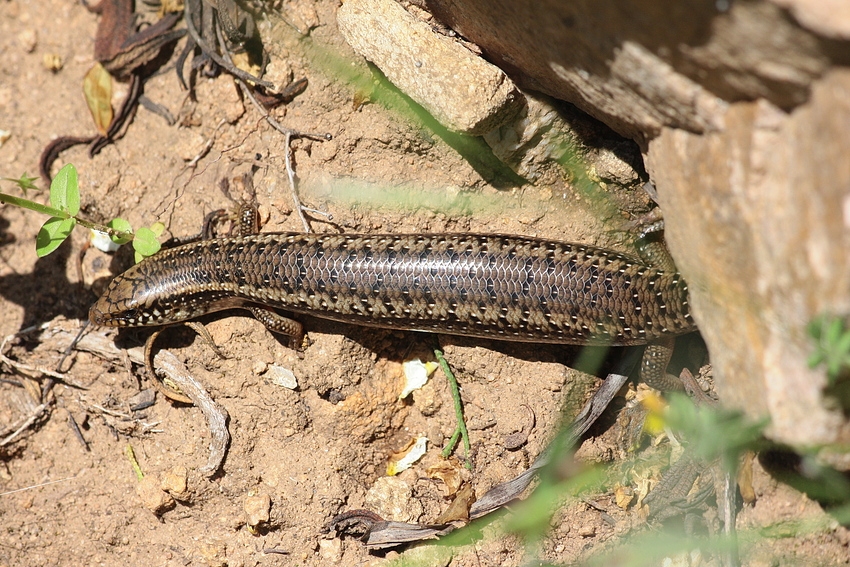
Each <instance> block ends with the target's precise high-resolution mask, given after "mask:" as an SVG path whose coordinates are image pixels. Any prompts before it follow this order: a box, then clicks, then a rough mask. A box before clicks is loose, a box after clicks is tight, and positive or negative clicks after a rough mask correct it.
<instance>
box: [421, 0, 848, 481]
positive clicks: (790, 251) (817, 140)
mask: <svg viewBox="0 0 850 567" xmlns="http://www.w3.org/2000/svg"><path fill="white" fill-rule="evenodd" d="M426 3H427V6H428V8H429V9H430V10H431V11H432V12H433V13H434V14H435V15H436V16H437V17H438V18H439V19H441V20H442V21H443V22H444V23H446V24H447V25H449V26H451V27H452V28H453V29H455V30H457V31H458V32H459V33H461V34H462V35H463V36H464V37H466V38H467V39H469V40H471V41H473V42H475V43H476V44H477V45H479V46H480V47H481V48H482V50H483V52H484V55H485V56H486V57H487V58H488V59H489V60H490V61H493V62H495V63H496V64H498V65H499V66H500V67H501V68H503V69H504V70H505V71H507V73H508V74H509V75H510V76H511V78H513V79H514V80H515V81H516V82H517V83H518V84H519V85H520V86H521V87H523V88H529V89H534V90H539V91H542V92H544V93H546V94H548V95H551V96H553V97H556V98H560V99H563V100H567V101H569V102H572V103H573V104H575V105H577V106H578V107H580V108H581V109H583V110H584V111H586V112H588V113H589V114H591V115H592V116H594V117H596V118H598V119H600V120H601V121H603V122H605V123H606V124H608V125H609V126H611V127H612V128H613V129H614V130H616V131H617V132H619V133H621V134H622V135H624V136H626V137H629V138H632V139H634V140H636V141H637V142H638V143H639V144H640V146H641V148H642V150H643V151H644V155H645V159H646V163H647V168H648V171H649V172H650V174H651V176H652V178H653V180H654V181H655V183H656V187H657V189H658V194H659V196H660V200H661V205H662V208H663V211H664V216H665V218H666V220H667V239H668V242H669V244H670V245H671V248H672V250H673V253H674V256H675V258H676V261H677V264H678V265H679V267H680V269H681V270H682V272H683V273H684V274H685V276H686V278H687V279H688V281H689V283H690V284H691V289H692V294H693V295H692V299H693V303H694V308H695V312H696V318H697V320H698V322H699V324H700V327H701V330H702V332H703V336H704V337H705V339H706V341H707V343H708V345H709V349H710V352H711V356H712V360H713V362H714V369H715V375H716V377H717V381H718V389H719V393H720V396H721V397H722V399H723V401H724V402H726V403H728V404H731V405H734V406H737V407H740V408H742V409H744V410H745V411H746V412H748V413H749V414H750V415H751V416H753V417H762V416H765V415H767V416H769V417H770V418H771V420H772V421H771V426H770V430H769V434H770V435H772V436H773V437H774V438H775V439H777V440H780V441H785V442H790V443H794V444H802V445H815V444H821V443H836V442H843V443H846V442H848V441H850V424H848V419H847V417H846V415H847V413H848V408H842V407H840V406H839V405H838V404H836V402H835V400H832V399H829V397H828V396H827V395H826V394H825V390H824V386H825V385H826V377H825V374H824V371H823V369H814V370H813V369H810V368H808V366H807V364H806V358H807V356H808V355H809V353H811V352H812V349H813V344H812V341H811V339H810V338H809V336H808V334H807V332H806V325H807V324H808V323H809V322H810V321H811V320H812V319H813V318H815V317H816V316H817V315H819V314H822V313H831V314H835V315H840V316H844V315H848V314H850V259H848V256H850V70H848V68H847V65H848V64H850V3H846V2H838V1H834V0H833V1H830V2H821V1H818V0H809V1H807V0H776V1H773V2H771V1H767V0H761V1H759V0H754V1H749V2H734V3H730V2H726V1H723V0H721V1H716V0H709V1H692V2H682V3H672V4H671V3H670V2H663V1H655V0H649V1H644V0H640V1H639V0H625V1H622V0H616V1H615V0H608V1H603V2H599V1H590V0H578V1H575V2H563V1H561V0H538V1H537V2H516V1H513V0H427V2H426ZM834 462H835V463H836V464H838V465H839V466H843V467H845V468H850V458H848V457H846V456H840V455H839V456H835V457H834Z"/></svg>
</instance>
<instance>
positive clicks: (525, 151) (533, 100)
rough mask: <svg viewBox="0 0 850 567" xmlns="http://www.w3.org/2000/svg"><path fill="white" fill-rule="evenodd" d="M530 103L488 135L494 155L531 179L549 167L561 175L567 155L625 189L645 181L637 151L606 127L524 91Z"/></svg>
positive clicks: (579, 113)
mask: <svg viewBox="0 0 850 567" xmlns="http://www.w3.org/2000/svg"><path fill="white" fill-rule="evenodd" d="M522 95H523V96H524V97H525V100H526V104H525V105H524V107H523V109H522V110H521V111H520V112H519V114H517V115H516V116H515V117H514V118H513V119H511V120H510V121H508V122H506V123H505V124H503V125H502V126H500V127H499V128H496V129H494V130H492V131H490V132H488V133H486V134H484V141H485V142H487V144H488V145H489V146H490V148H491V149H492V150H493V154H494V155H495V156H496V157H497V158H499V159H500V160H502V161H503V162H504V163H505V164H507V165H508V166H509V167H510V168H511V169H513V170H514V171H515V172H516V173H517V174H519V175H521V176H522V177H524V178H525V179H528V180H529V181H537V180H539V179H541V177H542V175H543V172H544V171H546V170H547V169H553V168H554V169H556V170H557V171H558V172H559V173H557V174H556V175H560V174H561V173H562V171H563V168H562V166H561V165H560V163H559V162H560V161H561V160H562V159H563V158H564V156H565V155H567V154H570V153H572V154H578V155H581V156H582V158H583V159H584V162H585V163H586V164H587V166H588V169H589V170H590V172H591V173H592V175H593V177H594V178H596V179H600V180H603V181H611V182H614V183H617V184H618V185H621V186H629V185H636V184H638V183H639V182H640V181H641V178H642V176H644V175H645V173H643V164H642V159H641V156H640V151H639V149H638V147H637V146H636V145H635V144H634V143H633V142H631V141H629V140H624V139H623V138H622V137H620V136H618V135H617V134H616V133H614V132H612V131H611V130H610V129H609V128H608V127H606V126H605V125H604V124H601V123H599V122H598V121H596V120H594V119H593V118H591V117H589V116H587V115H586V114H584V113H582V112H579V111H577V110H576V109H574V108H573V109H570V108H568V107H567V105H564V104H563V103H559V102H558V101H555V100H554V99H551V98H549V97H546V96H544V95H540V94H533V93H530V92H523V93H522Z"/></svg>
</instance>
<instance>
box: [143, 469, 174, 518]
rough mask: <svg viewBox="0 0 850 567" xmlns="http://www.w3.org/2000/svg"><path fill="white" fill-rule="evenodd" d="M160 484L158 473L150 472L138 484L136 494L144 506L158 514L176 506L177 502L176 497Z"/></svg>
mask: <svg viewBox="0 0 850 567" xmlns="http://www.w3.org/2000/svg"><path fill="white" fill-rule="evenodd" d="M160 484H161V482H160V479H159V477H158V476H157V475H154V474H148V475H146V476H145V477H144V478H143V479H142V480H141V481H139V484H137V485H136V494H137V495H138V496H139V500H141V502H142V506H144V507H145V508H147V509H148V510H150V511H151V512H153V513H154V514H156V515H157V516H159V515H161V514H163V513H165V512H167V511H168V510H170V509H172V508H174V504H175V503H174V498H172V497H171V495H170V494H168V493H167V492H165V491H164V490H162V488H161V487H160Z"/></svg>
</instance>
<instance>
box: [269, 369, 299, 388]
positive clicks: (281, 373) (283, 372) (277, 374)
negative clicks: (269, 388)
mask: <svg viewBox="0 0 850 567" xmlns="http://www.w3.org/2000/svg"><path fill="white" fill-rule="evenodd" d="M266 375H267V376H268V378H269V380H271V382H272V384H276V385H278V386H283V387H284V388H288V389H290V390H294V389H295V388H297V387H298V379H297V378H296V377H295V373H294V372H292V370H290V369H289V368H286V367H284V366H279V365H277V364H272V365H271V366H269V369H268V372H267V373H266Z"/></svg>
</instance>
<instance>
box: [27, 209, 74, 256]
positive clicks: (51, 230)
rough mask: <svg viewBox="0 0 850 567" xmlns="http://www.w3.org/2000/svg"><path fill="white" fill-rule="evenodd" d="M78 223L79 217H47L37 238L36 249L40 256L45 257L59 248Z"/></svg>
mask: <svg viewBox="0 0 850 567" xmlns="http://www.w3.org/2000/svg"><path fill="white" fill-rule="evenodd" d="M76 224H77V219H74V218H70V219H62V218H59V217H52V218H50V219H47V222H46V223H44V224H43V225H42V227H41V230H39V231H38V236H37V237H36V239H35V251H36V254H38V257H39V258H43V257H45V256H47V255H48V254H50V253H51V252H53V251H54V250H56V249H57V248H59V245H61V244H62V243H63V242H65V239H66V238H68V235H69V234H71V231H72V230H74V226H75V225H76Z"/></svg>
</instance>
